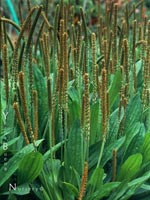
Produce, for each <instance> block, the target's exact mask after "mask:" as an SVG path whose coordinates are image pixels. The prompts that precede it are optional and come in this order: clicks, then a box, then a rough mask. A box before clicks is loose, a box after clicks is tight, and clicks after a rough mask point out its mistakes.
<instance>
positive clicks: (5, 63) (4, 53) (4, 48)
mask: <svg viewBox="0 0 150 200" xmlns="http://www.w3.org/2000/svg"><path fill="white" fill-rule="evenodd" d="M2 59H3V73H4V84H5V95H6V102H7V103H8V99H9V82H8V56H7V45H6V44H4V45H3V46H2Z"/></svg>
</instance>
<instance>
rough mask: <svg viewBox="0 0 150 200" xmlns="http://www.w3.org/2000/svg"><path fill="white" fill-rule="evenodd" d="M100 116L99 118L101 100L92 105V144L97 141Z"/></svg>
mask: <svg viewBox="0 0 150 200" xmlns="http://www.w3.org/2000/svg"><path fill="white" fill-rule="evenodd" d="M98 118H99V102H97V103H95V104H94V105H92V106H91V117H90V120H91V121H90V126H91V127H90V130H91V136H90V144H94V143H95V141H96V134H97V127H98Z"/></svg>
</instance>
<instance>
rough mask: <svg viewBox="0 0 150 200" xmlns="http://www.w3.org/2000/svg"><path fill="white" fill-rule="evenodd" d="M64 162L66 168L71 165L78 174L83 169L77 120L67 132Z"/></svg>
mask: <svg viewBox="0 0 150 200" xmlns="http://www.w3.org/2000/svg"><path fill="white" fill-rule="evenodd" d="M66 161H67V162H66V163H67V166H68V168H70V166H71V167H73V168H74V169H75V170H76V171H77V172H78V173H79V174H80V175H81V174H82V170H83V164H84V163H83V138H82V135H81V129H80V124H79V121H75V122H74V125H73V127H72V129H71V131H70V133H69V138H68V143H67V156H66Z"/></svg>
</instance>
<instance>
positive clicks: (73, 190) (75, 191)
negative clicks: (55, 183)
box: [62, 182, 79, 198]
mask: <svg viewBox="0 0 150 200" xmlns="http://www.w3.org/2000/svg"><path fill="white" fill-rule="evenodd" d="M62 184H63V185H64V186H65V187H66V188H67V191H68V192H69V193H70V194H72V195H73V196H74V197H76V198H77V197H78V194H79V191H78V189H77V188H76V187H75V186H74V185H72V184H71V183H67V182H62Z"/></svg>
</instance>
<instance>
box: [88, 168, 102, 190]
mask: <svg viewBox="0 0 150 200" xmlns="http://www.w3.org/2000/svg"><path fill="white" fill-rule="evenodd" d="M103 176H104V169H102V168H96V169H95V170H94V172H93V173H92V175H91V178H90V180H89V182H88V184H87V191H88V194H91V193H93V192H96V191H97V190H100V188H101V187H102V185H103Z"/></svg>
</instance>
